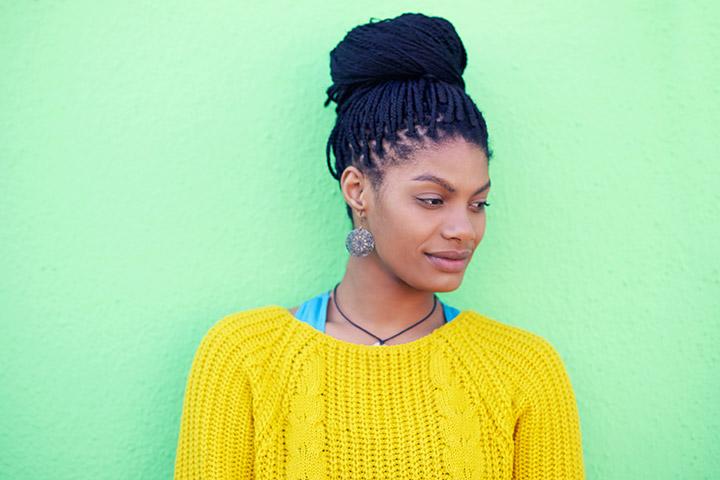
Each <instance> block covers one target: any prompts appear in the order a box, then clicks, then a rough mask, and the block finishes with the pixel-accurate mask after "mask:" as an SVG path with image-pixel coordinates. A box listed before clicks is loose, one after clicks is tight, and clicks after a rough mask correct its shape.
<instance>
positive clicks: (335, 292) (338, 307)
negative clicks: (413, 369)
mask: <svg viewBox="0 0 720 480" xmlns="http://www.w3.org/2000/svg"><path fill="white" fill-rule="evenodd" d="M338 285H340V283H338V284H337V285H335V288H333V302H334V303H335V308H337V310H338V312H340V315H342V316H343V317H344V318H345V320H347V321H348V322H350V323H351V324H352V325H353V326H355V327H357V328H359V329H360V330H362V331H363V332H365V333H367V334H368V335H370V336H372V337H375V338H377V340H378V341H377V342H375V343H373V344H372V345H373V346H379V345H385V342H387V341H388V340H391V339H393V338H395V337H397V336H398V335H400V334H402V333H405V332H407V331H408V330H410V329H411V328H413V327H415V326H417V325H420V324H421V323H422V322H424V321H425V320H427V319H428V318H430V316H431V315H432V314H433V312H434V311H435V307H436V306H437V295H435V294H434V293H433V306H432V310H430V313H428V314H427V315H425V316H424V317H423V318H422V319H421V320H420V321H418V322H416V323H414V324H412V325H410V326H409V327H407V328H406V329H404V330H402V331H400V332H398V333H396V334H395V335H393V336H392V337H388V338H380V337H378V336H377V335H374V334H372V333H370V332H368V331H367V330H365V329H364V328H363V327H361V326H360V325H358V324H356V323H355V322H353V321H352V320H350V319H349V318H348V317H347V315H345V314H344V313H343V311H342V310H340V306H339V305H338V303H337V287H338Z"/></svg>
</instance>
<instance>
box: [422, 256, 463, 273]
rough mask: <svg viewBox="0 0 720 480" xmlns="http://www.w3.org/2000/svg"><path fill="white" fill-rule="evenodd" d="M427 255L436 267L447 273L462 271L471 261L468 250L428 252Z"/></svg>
mask: <svg viewBox="0 0 720 480" xmlns="http://www.w3.org/2000/svg"><path fill="white" fill-rule="evenodd" d="M425 257H427V259H428V260H429V261H430V263H431V264H432V265H433V266H434V267H435V268H437V269H438V270H440V271H442V272H446V273H458V272H462V271H463V270H465V267H466V266H467V264H468V262H469V261H470V254H469V253H468V252H435V253H432V254H431V253H426V254H425ZM452 257H455V258H452Z"/></svg>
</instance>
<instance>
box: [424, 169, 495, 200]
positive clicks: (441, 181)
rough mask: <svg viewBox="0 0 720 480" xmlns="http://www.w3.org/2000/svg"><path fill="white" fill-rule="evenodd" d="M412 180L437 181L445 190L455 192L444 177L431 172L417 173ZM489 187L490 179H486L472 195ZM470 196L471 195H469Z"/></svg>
mask: <svg viewBox="0 0 720 480" xmlns="http://www.w3.org/2000/svg"><path fill="white" fill-rule="evenodd" d="M412 180H415V181H417V182H433V183H437V184H438V185H440V186H441V187H443V188H444V189H445V190H447V191H448V192H450V193H455V187H453V186H452V185H450V183H449V182H448V181H447V180H445V179H444V178H440V177H438V176H436V175H433V174H432V173H423V174H422V175H418V176H417V177H413V178H412ZM488 188H490V180H488V181H487V183H486V184H485V185H483V186H482V187H480V188H478V189H477V190H475V192H474V193H473V195H477V194H478V193H480V192H482V191H484V190H487V189H488ZM471 196H472V195H471Z"/></svg>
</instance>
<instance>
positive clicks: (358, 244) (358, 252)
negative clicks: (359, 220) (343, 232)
mask: <svg viewBox="0 0 720 480" xmlns="http://www.w3.org/2000/svg"><path fill="white" fill-rule="evenodd" d="M345 248H347V251H348V252H349V253H350V255H352V256H354V257H366V256H368V255H370V252H372V251H373V248H375V237H373V234H372V233H370V231H369V230H366V229H365V228H363V226H362V225H360V226H358V227H356V228H353V229H352V230H350V232H349V233H348V235H347V237H346V238H345Z"/></svg>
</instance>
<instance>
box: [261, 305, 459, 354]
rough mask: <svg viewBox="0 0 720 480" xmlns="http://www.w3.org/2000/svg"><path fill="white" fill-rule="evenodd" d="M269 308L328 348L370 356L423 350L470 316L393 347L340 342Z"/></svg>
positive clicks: (283, 310)
mask: <svg viewBox="0 0 720 480" xmlns="http://www.w3.org/2000/svg"><path fill="white" fill-rule="evenodd" d="M268 308H270V309H272V310H276V311H278V313H279V314H280V315H281V317H282V318H283V319H284V320H286V321H287V322H289V323H290V325H292V326H293V328H297V329H299V330H304V331H305V332H306V333H307V334H308V335H309V336H311V337H313V338H315V339H317V340H318V341H319V342H321V343H322V344H323V345H326V346H328V347H332V348H335V349H338V350H346V351H350V352H356V353H366V354H370V355H385V354H394V353H404V352H410V351H414V350H417V349H421V348H423V347H424V346H426V345H427V344H430V343H432V342H434V341H435V340H437V338H439V337H441V336H443V335H445V334H447V333H450V332H451V331H453V330H455V329H456V328H459V327H460V325H461V324H463V323H464V321H465V319H466V318H467V317H468V316H469V315H470V313H471V311H470V310H461V311H460V312H459V313H458V314H457V315H456V316H455V318H453V319H452V321H450V322H447V323H444V324H443V325H441V326H439V327H437V328H436V329H435V330H433V331H432V332H430V333H427V334H425V335H423V336H422V337H420V338H416V339H415V340H411V341H409V342H405V343H398V344H393V345H365V344H361V343H353V342H347V341H345V340H340V339H339V338H335V337H333V336H332V335H329V334H327V333H325V332H321V331H320V330H318V329H316V328H314V327H312V326H311V325H308V324H307V323H305V322H303V321H302V320H300V319H298V318H297V317H296V316H295V315H293V314H292V313H291V312H290V310H288V309H287V308H285V307H282V306H280V305H269V306H268Z"/></svg>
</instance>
